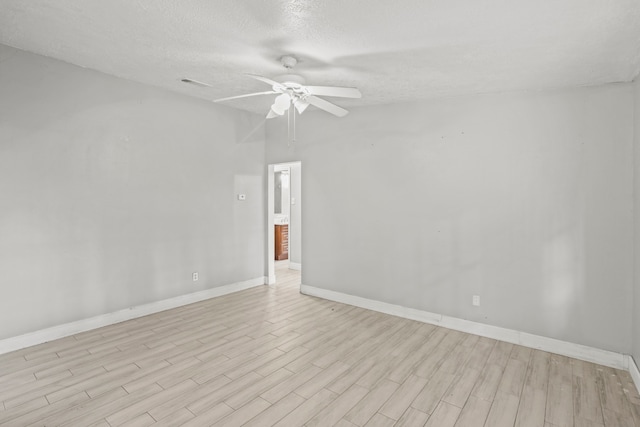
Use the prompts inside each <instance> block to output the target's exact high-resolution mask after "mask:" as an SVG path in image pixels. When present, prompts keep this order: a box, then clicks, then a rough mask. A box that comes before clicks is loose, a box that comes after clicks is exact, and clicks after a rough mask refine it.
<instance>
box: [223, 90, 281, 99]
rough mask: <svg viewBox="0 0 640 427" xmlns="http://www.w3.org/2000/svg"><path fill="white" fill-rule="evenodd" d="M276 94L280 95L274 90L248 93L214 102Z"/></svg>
mask: <svg viewBox="0 0 640 427" xmlns="http://www.w3.org/2000/svg"><path fill="white" fill-rule="evenodd" d="M274 93H279V92H276V91H273V90H269V91H267V92H255V93H248V94H246V95H238V96H229V97H226V98H219V99H214V100H213V102H222V101H230V100H232V99H240V98H248V97H250V96H258V95H271V94H274Z"/></svg>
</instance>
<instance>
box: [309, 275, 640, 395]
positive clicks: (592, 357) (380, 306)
mask: <svg viewBox="0 0 640 427" xmlns="http://www.w3.org/2000/svg"><path fill="white" fill-rule="evenodd" d="M300 292H301V293H303V294H305V295H311V296H315V297H319V298H324V299H328V300H331V301H336V302H341V303H344V304H349V305H354V306H356V307H361V308H366V309H369V310H373V311H378V312H381V313H386V314H391V315H393V316H398V317H403V318H406V319H411V320H417V321H419V322H423V323H430V324H433V325H437V326H442V327H444V328H448V329H455V330H457V331H462V332H467V333H470V334H474V335H480V336H483V337H487V338H493V339H496V340H500V341H506V342H509V343H512V344H518V345H522V346H525V347H531V348H535V349H538V350H543V351H547V352H550V353H556V354H561V355H563V356H568V357H573V358H575V359H580V360H585V361H588V362H593V363H597V364H600V365H605V366H610V367H612V368H617V369H625V370H627V369H629V362H628V360H627V357H628V356H626V355H624V354H620V353H615V352H612V351H607V350H601V349H598V348H594V347H588V346H585V345H581V344H574V343H570V342H566V341H561V340H557V339H554V338H547V337H543V336H540V335H533V334H529V333H526V332H520V331H516V330H513V329H506V328H501V327H499V326H491V325H486V324H483V323H478V322H473V321H470V320H464V319H458V318H455V317H449V316H444V315H442V314H436V313H430V312H428V311H423V310H416V309H413V308H407V307H403V306H400V305H395V304H389V303H385V302H381V301H375V300H371V299H367V298H362V297H357V296H353V295H348V294H344V293H341V292H335V291H331V290H327V289H321V288H316V287H314V286H308V285H301V286H300ZM636 369H637V367H636ZM634 381H635V380H634ZM637 385H638V382H636V386H637ZM639 389H640V387H639Z"/></svg>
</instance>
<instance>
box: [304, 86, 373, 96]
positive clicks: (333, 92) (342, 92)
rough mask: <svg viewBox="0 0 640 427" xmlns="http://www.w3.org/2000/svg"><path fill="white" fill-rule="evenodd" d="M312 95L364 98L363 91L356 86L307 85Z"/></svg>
mask: <svg viewBox="0 0 640 427" xmlns="http://www.w3.org/2000/svg"><path fill="white" fill-rule="evenodd" d="M305 87H306V88H307V90H308V91H309V93H310V94H311V95H320V96H336V97H340V98H362V93H361V92H360V91H359V90H358V89H356V88H355V87H337V86H305Z"/></svg>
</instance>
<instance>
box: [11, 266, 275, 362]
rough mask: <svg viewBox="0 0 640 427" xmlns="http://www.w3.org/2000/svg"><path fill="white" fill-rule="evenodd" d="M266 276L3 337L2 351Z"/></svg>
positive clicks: (246, 286)
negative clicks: (10, 336) (15, 335)
mask: <svg viewBox="0 0 640 427" xmlns="http://www.w3.org/2000/svg"><path fill="white" fill-rule="evenodd" d="M265 283H266V277H256V278H255V279H250V280H245V281H243V282H237V283H232V284H229V285H224V286H218V287H216V288H211V289H206V290H204V291H200V292H194V293H192V294H187V295H180V296H177V297H174V298H169V299H165V300H161V301H156V302H152V303H149V304H144V305H139V306H135V307H131V308H125V309H124V310H118V311H114V312H112V313H106V314H101V315H99V316H95V317H90V318H88V319H82V320H77V321H75V322H71V323H65V324H63V325H57V326H53V327H51V328H47V329H42V330H39V331H35V332H30V333H27V334H24V335H19V336H17V337H12V338H7V339H4V340H0V354H4V353H8V352H10V351H14V350H19V349H21V348H25V347H30V346H32V345H36V344H42V343H44V342H47V341H52V340H55V339H58V338H64V337H68V336H70V335H74V334H78V333H80V332H85V331H89V330H91V329H97V328H101V327H103V326H108V325H112V324H114V323H120V322H124V321H125V320H130V319H135V318H137V317H142V316H146V315H148V314H153V313H157V312H160V311H164V310H169V309H171V308H176V307H181V306H183V305H187V304H193V303H194V302H198V301H203V300H206V299H210V298H214V297H218V296H222V295H226V294H230V293H233V292H238V291H242V290H244V289H249V288H253V287H256V286H260V285H264V284H265Z"/></svg>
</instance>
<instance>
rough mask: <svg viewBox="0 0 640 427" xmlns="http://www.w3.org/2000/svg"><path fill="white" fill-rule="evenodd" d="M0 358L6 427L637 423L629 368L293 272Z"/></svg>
mask: <svg viewBox="0 0 640 427" xmlns="http://www.w3.org/2000/svg"><path fill="white" fill-rule="evenodd" d="M276 276H277V284H276V285H274V286H263V287H256V288H251V289H247V290H244V291H241V292H237V293H234V294H230V295H225V296H221V297H218V298H213V299H210V300H206V301H201V302H198V303H195V304H190V305H187V306H183V307H178V308H175V309H172V310H167V311H164V312H160V313H154V314H151V315H149V316H145V317H141V318H138V319H133V320H130V321H126V322H122V323H118V324H115V325H110V326H105V327H102V328H99V329H95V330H91V331H86V332H82V333H79V334H76V335H73V336H70V337H66V338H62V339H59V340H56V341H52V342H48V343H44V344H39V345H36V346H33V347H29V348H24V349H21V350H18V351H14V352H12V353H8V354H5V355H0V426H11V427H14V426H15V427H21V426H31V425H33V426H58V425H60V426H62V425H68V426H103V427H113V426H181V425H185V426H211V425H219V426H273V425H275V426H287V427H291V426H316V425H317V426H334V425H335V426H342V427H349V426H350V427H353V426H360V427H362V426H367V427H371V426H435V427H446V426H456V427H475V426H477V427H500V426H509V427H569V426H570V427H578V426H599V427H640V395H639V394H638V392H637V390H636V389H635V387H634V385H633V381H632V379H631V377H630V376H629V374H628V373H627V372H624V371H620V370H616V369H612V368H608V367H604V366H600V365H596V364H593V363H588V362H584V361H579V360H575V359H570V358H567V357H564V356H559V355H555V354H550V353H546V352H543V351H539V350H532V349H530V348H525V347H521V346H518V345H513V344H509V343H505V342H499V341H496V340H492V339H489V338H482V337H478V336H474V335H470V334H465V333H462V332H458V331H453V330H448V329H444V328H440V327H436V326H433V325H428V324H423V323H420V322H416V321H413V320H408V319H401V318H397V317H393V316H388V315H385V314H381V313H377V312H373V311H370V310H365V309H362V308H358V307H353V306H349V305H345V304H339V303H335V302H332V301H327V300H322V299H319V298H314V297H309V296H305V295H302V294H300V292H299V288H300V273H299V272H297V271H293V270H289V269H288V262H287V261H281V262H277V263H276Z"/></svg>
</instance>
